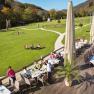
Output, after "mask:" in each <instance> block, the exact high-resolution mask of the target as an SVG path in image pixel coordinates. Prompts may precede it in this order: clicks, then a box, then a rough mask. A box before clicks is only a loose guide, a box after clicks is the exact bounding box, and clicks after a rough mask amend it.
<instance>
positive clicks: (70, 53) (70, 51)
mask: <svg viewBox="0 0 94 94" xmlns="http://www.w3.org/2000/svg"><path fill="white" fill-rule="evenodd" d="M74 58H75V25H74V14H73V4H72V1H71V0H69V1H68V10H67V20H66V35H65V63H66V60H68V62H69V63H70V64H71V63H73V62H74Z"/></svg>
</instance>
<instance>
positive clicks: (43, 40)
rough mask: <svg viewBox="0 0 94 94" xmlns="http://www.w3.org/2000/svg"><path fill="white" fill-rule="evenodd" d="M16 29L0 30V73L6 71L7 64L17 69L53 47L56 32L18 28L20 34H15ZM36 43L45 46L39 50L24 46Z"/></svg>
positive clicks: (48, 51)
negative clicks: (28, 48)
mask: <svg viewBox="0 0 94 94" xmlns="http://www.w3.org/2000/svg"><path fill="white" fill-rule="evenodd" d="M27 27H28V26H27ZM17 30H18V29H17ZM17 30H16V29H11V30H9V31H8V32H0V75H4V74H5V73H6V70H7V67H8V66H9V65H11V66H13V68H14V69H15V70H18V69H20V68H22V67H23V66H25V65H28V64H31V63H32V62H33V61H35V60H37V59H39V58H40V56H41V55H42V56H44V55H46V54H48V53H50V52H51V51H53V49H54V42H55V40H56V38H57V35H56V34H54V33H50V32H46V31H40V30H24V29H19V31H20V35H17ZM38 43H40V44H41V45H42V46H45V48H44V49H41V50H27V49H25V48H24V45H25V44H34V45H37V44H38Z"/></svg>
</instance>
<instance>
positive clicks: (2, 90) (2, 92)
mask: <svg viewBox="0 0 94 94" xmlns="http://www.w3.org/2000/svg"><path fill="white" fill-rule="evenodd" d="M0 94H11V92H10V91H9V90H8V89H7V88H6V87H5V86H3V85H0Z"/></svg>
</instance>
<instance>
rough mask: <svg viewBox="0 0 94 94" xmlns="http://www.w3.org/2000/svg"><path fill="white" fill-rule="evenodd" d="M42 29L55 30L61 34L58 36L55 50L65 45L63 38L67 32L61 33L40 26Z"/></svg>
mask: <svg viewBox="0 0 94 94" xmlns="http://www.w3.org/2000/svg"><path fill="white" fill-rule="evenodd" d="M40 29H41V30H45V31H49V32H53V33H56V34H58V35H59V37H58V38H57V40H56V42H55V45H54V50H58V49H59V48H61V47H63V46H64V45H63V44H62V40H63V39H64V36H65V33H63V34H62V33H60V32H58V31H55V30H47V29H44V28H40Z"/></svg>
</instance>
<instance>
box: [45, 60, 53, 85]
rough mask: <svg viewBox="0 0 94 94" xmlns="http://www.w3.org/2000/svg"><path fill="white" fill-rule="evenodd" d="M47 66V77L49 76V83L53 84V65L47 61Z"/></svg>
mask: <svg viewBox="0 0 94 94" xmlns="http://www.w3.org/2000/svg"><path fill="white" fill-rule="evenodd" d="M46 64H47V76H48V83H51V78H52V66H51V63H49V62H48V61H46Z"/></svg>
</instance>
